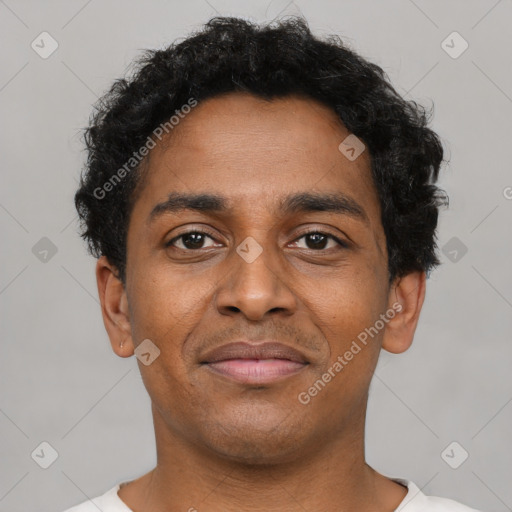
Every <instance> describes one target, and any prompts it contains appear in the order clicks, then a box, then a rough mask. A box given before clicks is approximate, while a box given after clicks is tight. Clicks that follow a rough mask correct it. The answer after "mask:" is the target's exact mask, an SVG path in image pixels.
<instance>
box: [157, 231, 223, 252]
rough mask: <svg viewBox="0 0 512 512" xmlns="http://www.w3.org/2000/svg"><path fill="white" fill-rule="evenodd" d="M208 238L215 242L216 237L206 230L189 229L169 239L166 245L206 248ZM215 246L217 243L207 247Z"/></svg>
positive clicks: (187, 248) (183, 248)
mask: <svg viewBox="0 0 512 512" xmlns="http://www.w3.org/2000/svg"><path fill="white" fill-rule="evenodd" d="M207 238H208V239H210V240H212V241H214V242H215V240H214V238H213V237H212V236H210V235H209V234H208V233H206V232H204V231H197V230H196V231H187V232H186V233H182V234H181V235H179V236H176V237H174V238H173V239H171V240H169V241H168V242H167V243H166V244H165V246H166V247H171V246H172V247H176V248H177V249H181V250H194V249H204V248H205V246H204V245H203V244H204V242H205V240H206V239H207ZM176 242H179V243H181V247H180V246H178V245H176ZM214 246H215V245H208V246H206V248H207V247H214Z"/></svg>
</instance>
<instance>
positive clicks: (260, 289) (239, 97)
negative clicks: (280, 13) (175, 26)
mask: <svg viewBox="0 0 512 512" xmlns="http://www.w3.org/2000/svg"><path fill="white" fill-rule="evenodd" d="M427 124H428V116H427V113H426V111H425V110H424V109H423V108H422V107H420V106H419V105H417V104H416V103H414V102H407V101H405V100H404V99H403V98H401V97H400V96H399V95H398V93H397V92H396V91H395V90H394V88H393V87H392V86H391V85H390V83H389V81H388V80H387V78H386V76H385V74H384V72H383V71H382V69H381V68H379V67H378V66H376V65H375V64H372V63H370V62H367V61H366V60H365V59H363V58H362V57H361V56H359V55H357V54H356V53H355V52H353V51H352V50H350V49H348V48H347V47H346V46H344V45H343V43H342V42H341V41H340V40H339V39H337V38H335V37H331V38H330V39H329V40H326V41H322V40H319V39H317V38H315V37H314V36H313V35H312V34H311V33H310V31H309V29H308V27H307V25H306V23H305V22H304V21H303V20H301V19H292V20H289V21H287V22H280V23H277V24H276V25H275V26H274V25H273V26H263V27H259V26H256V25H254V24H251V23H249V22H247V21H243V20H240V19H234V18H216V19H213V20H211V21H210V22H209V23H208V24H207V25H206V26H205V27H204V29H203V30H202V31H201V32H198V33H196V34H194V35H193V36H191V37H189V38H187V39H186V40H184V41H182V42H180V43H179V44H173V45H171V46H169V47H168V48H166V49H163V50H156V51H148V52H147V54H146V55H145V56H144V57H143V58H142V59H141V60H140V61H139V63H138V66H137V68H136V72H135V73H134V74H133V76H132V77H131V78H129V79H122V80H118V81H116V82H115V84H114V85H113V87H112V88H111V90H110V91H109V92H108V93H107V94H106V96H105V97H104V98H103V99H102V100H101V102H100V104H99V105H98V110H97V112H96V113H95V115H94V116H93V117H92V119H91V123H90V126H89V128H88V129H87V131H86V143H87V149H88V160H87V166H86V168H85V170H84V173H83V174H82V179H81V183H80V188H79V190H78V191H77V193H76V196H75V202H76V206H77V209H78V212H79V214H80V217H81V220H82V228H83V230H82V236H83V237H84V238H85V239H86V240H87V242H88V244H89V249H90V251H91V253H92V254H93V255H94V256H96V257H97V258H98V264H97V269H96V274H97V281H98V289H99V293H100V298H101V303H102V312H103V318H104V322H105V326H106V329H107V331H108V334H109V337H110V340H111V343H112V347H113V350H114V351H115V352H116V353H117V354H118V355H120V356H122V357H127V356H130V355H133V353H134V351H135V350H136V349H137V347H138V346H139V345H140V346H141V347H145V345H141V343H143V342H144V340H150V345H149V346H150V347H151V350H154V347H157V348H158V350H159V355H158V357H156V358H155V359H154V360H153V361H152V362H151V364H149V365H145V364H143V363H142V362H141V361H140V362H139V367H140V370H141V374H142V377H143V380H144V383H145V386H146V388H147V390H148V393H149V395H150V397H151V399H152V403H153V407H154V408H153V411H154V414H155V422H156V423H157V422H158V424H159V425H160V426H161V428H166V429H167V430H168V431H170V432H172V433H173V435H174V436H175V437H177V438H181V439H182V440H185V441H186V442H190V443H191V444H194V445H195V446H200V447H202V448H204V449H205V450H209V451H211V452H212V453H215V454H217V455H221V456H223V457H226V458H229V459H232V460H239V461H241V462H244V463H251V464H264V463H271V462H277V461H284V460H292V459H293V458H295V457H298V456H299V455H298V454H300V453H302V454H306V453H308V452H311V453H313V451H315V450H316V451H318V449H319V445H320V444H324V445H325V444H327V443H328V442H329V441H331V442H335V440H336V438H337V436H340V433H341V432H355V431H357V432H359V433H361V429H362V427H363V425H364V413H365V408H366V400H367V396H368V388H369V385H370V381H371V377H372V374H373V371H374V368H375V365H376V363H377V359H378V355H379V352H380V350H381V349H382V348H384V349H385V350H388V351H390V352H394V353H399V352H403V351H404V350H407V348H408V347H409V346H410V344H411V342H412V339H413V336H414V331H415V328H416V325H417V321H418V318H419V314H420V311H421V307H422V304H423V300H424V296H425V280H426V275H427V273H429V272H430V271H431V270H432V269H433V268H434V267H435V266H436V265H437V264H438V263H439V262H438V259H437V256H436V243H435V231H436V226H437V218H438V211H439V208H440V206H441V205H442V204H443V202H444V201H445V200H444V196H443V195H442V194H441V191H440V190H439V189H438V188H437V186H436V185H435V182H436V180H437V178H438V173H439V169H440V165H441V162H442V158H443V151H442V146H441V143H440V141H439V139H438V137H437V136H436V134H435V133H434V132H433V131H432V130H430V129H429V128H428V127H427ZM122 169H124V172H123V171H122ZM364 333H366V336H365V335H364ZM238 340H248V341H253V342H259V341H261V340H274V341H279V342H282V343H284V344H286V345H287V346H291V347H293V348H295V349H296V350H297V351H299V352H300V353H301V355H302V356H303V358H304V360H305V361H306V364H305V365H304V368H302V369H301V370H300V371H299V372H297V373H296V374H294V375H293V376H290V377H287V378H284V379H281V380H278V381H275V382H273V383H266V384H262V385H247V384H241V383H239V382H234V381H232V380H230V379H227V378H225V377H224V376H219V375H217V374H215V373H213V372H211V371H210V369H209V368H208V365H207V364H205V357H206V355H207V354H208V352H209V351H211V350H212V349H214V348H216V347H219V346H221V345H223V344H226V343H228V342H232V341H238ZM145 343H147V342H145ZM120 345H122V346H120ZM349 352H350V354H352V355H350V354H349ZM326 375H329V376H330V377H326ZM315 383H316V385H315ZM315 389H316V391H315ZM297 448H300V450H297Z"/></svg>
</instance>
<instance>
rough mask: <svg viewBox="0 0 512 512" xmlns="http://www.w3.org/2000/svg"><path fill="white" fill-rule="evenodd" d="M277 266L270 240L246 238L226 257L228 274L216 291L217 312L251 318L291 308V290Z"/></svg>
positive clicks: (293, 299)
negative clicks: (238, 313)
mask: <svg viewBox="0 0 512 512" xmlns="http://www.w3.org/2000/svg"><path fill="white" fill-rule="evenodd" d="M278 266H279V258H278V257H276V255H275V254H274V248H273V246H272V243H271V241H269V240H268V239H263V238H262V237H259V241H257V240H256V238H254V237H252V236H248V237H246V238H245V239H244V240H243V241H242V242H241V243H240V244H239V245H238V246H237V247H236V250H234V251H233V252H232V254H231V255H230V256H229V262H228V263H227V268H228V270H227V276H226V279H225V280H223V283H222V285H221V288H220V289H219V290H218V293H217V308H218V309H219V311H220V312H221V313H223V314H226V313H228V312H230V313H233V312H241V313H242V314H244V315H245V316H247V317H248V318H249V319H251V320H258V319H261V318H262V317H263V316H264V315H265V314H266V313H268V312H271V311H281V312H283V311H287V312H288V314H289V313H291V312H292V311H294V310H295V307H296V302H295V297H294V294H293V291H292V290H291V289H290V288H289V287H288V285H287V284H286V283H285V281H284V279H283V275H282V272H280V269H279V268H278ZM280 274H281V275H280Z"/></svg>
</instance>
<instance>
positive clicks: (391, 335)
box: [382, 271, 426, 354]
mask: <svg viewBox="0 0 512 512" xmlns="http://www.w3.org/2000/svg"><path fill="white" fill-rule="evenodd" d="M425 290H426V275H425V272H421V271H414V272H410V273H409V274H407V275H405V276H403V277H400V278H397V279H395V281H394V282H393V284H392V285H391V288H390V291H389V298H388V308H390V309H394V310H395V311H396V313H395V315H394V317H393V318H392V319H391V320H390V321H389V322H388V323H387V325H386V329H385V331H384V336H383V340H382V348H383V349H384V350H387V351H388V352H391V353H393V354H400V353H402V352H405V351H406V350H407V349H408V348H409V347H410V346H411V344H412V341H413V338H414V332H415V331H416V326H417V325H418V320H419V316H420V312H421V308H422V306H423V301H424V300H425Z"/></svg>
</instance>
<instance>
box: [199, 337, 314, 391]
mask: <svg viewBox="0 0 512 512" xmlns="http://www.w3.org/2000/svg"><path fill="white" fill-rule="evenodd" d="M201 364H202V365H205V366H206V367H207V368H209V369H210V370H212V371H213V372H215V373H217V374H221V375H223V376H225V377H228V378H230V379H233V380H236V381H238V382H241V383H244V384H263V383H270V382H275V381H279V380H283V379H285V378H287V377H290V376H292V375H296V374H297V373H299V372H300V371H301V370H303V369H304V368H305V367H307V365H308V364H309V361H308V360H307V359H306V357H305V356H304V355H303V354H302V353H301V352H299V351H298V350H296V349H294V348H292V347H290V346H288V345H284V344H282V343H279V342H275V341H263V342H258V343H257V344H255V343H253V342H247V341H238V342H233V343H228V344H226V345H222V346H221V347H217V348H215V349H213V350H211V351H209V352H207V353H206V354H205V356H204V357H203V358H202V360H201Z"/></svg>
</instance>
